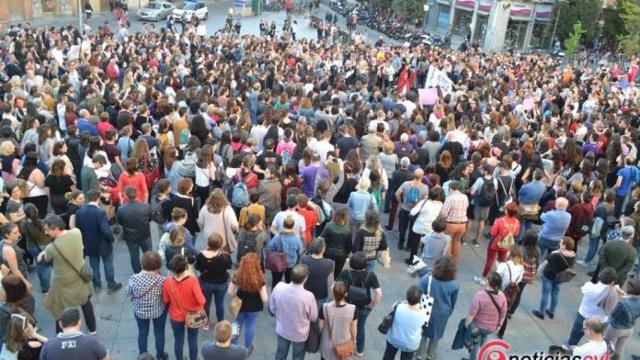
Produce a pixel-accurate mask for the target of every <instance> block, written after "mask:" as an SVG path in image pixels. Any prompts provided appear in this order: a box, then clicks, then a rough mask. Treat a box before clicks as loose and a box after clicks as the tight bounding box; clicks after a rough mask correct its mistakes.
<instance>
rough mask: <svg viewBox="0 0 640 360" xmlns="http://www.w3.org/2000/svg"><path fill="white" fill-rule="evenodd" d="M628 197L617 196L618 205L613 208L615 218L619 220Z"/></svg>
mask: <svg viewBox="0 0 640 360" xmlns="http://www.w3.org/2000/svg"><path fill="white" fill-rule="evenodd" d="M626 198H627V195H618V194H616V203H615V206H614V208H613V216H615V217H616V218H619V217H620V215H622V209H623V205H624V201H625V200H626Z"/></svg>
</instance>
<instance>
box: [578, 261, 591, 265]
mask: <svg viewBox="0 0 640 360" xmlns="http://www.w3.org/2000/svg"><path fill="white" fill-rule="evenodd" d="M576 263H577V264H578V265H581V266H589V263H588V262H586V261H584V260H576Z"/></svg>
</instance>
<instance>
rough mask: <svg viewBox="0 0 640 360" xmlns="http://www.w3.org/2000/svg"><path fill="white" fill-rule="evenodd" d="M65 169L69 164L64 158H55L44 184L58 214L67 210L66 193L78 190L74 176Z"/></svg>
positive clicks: (54, 210)
mask: <svg viewBox="0 0 640 360" xmlns="http://www.w3.org/2000/svg"><path fill="white" fill-rule="evenodd" d="M65 146H66V145H65ZM65 169H67V164H66V163H65V162H64V160H62V159H57V160H54V161H53V164H51V172H50V173H49V175H47V177H46V178H45V179H44V185H45V186H46V189H47V191H48V193H49V202H50V203H51V208H53V212H54V213H55V214H56V215H62V214H64V213H65V211H66V210H67V201H66V199H65V194H66V193H68V192H71V191H74V190H76V184H75V183H74V181H73V178H72V177H71V175H69V174H67V172H66V171H65Z"/></svg>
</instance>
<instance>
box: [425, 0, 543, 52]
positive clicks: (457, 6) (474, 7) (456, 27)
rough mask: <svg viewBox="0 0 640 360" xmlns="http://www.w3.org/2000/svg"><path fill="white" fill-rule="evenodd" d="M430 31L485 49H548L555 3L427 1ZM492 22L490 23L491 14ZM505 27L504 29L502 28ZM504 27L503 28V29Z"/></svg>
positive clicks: (468, 0)
mask: <svg viewBox="0 0 640 360" xmlns="http://www.w3.org/2000/svg"><path fill="white" fill-rule="evenodd" d="M427 2H428V4H429V7H428V13H427V15H426V16H427V20H426V23H427V24H426V26H427V28H428V29H430V30H437V31H439V32H447V31H449V32H451V33H453V34H458V35H462V36H464V37H469V38H470V39H471V42H473V43H478V44H480V46H481V47H483V48H484V49H490V50H503V49H514V50H516V49H518V50H526V49H536V48H546V47H548V46H549V41H550V37H551V31H548V29H547V28H548V27H552V26H553V24H552V22H551V21H550V20H551V13H552V10H553V6H554V3H555V1H554V0H537V1H531V0H510V1H507V0H427ZM492 14H493V15H494V17H495V19H494V20H493V21H490V19H491V15H492ZM505 25H506V28H505ZM503 28H504V29H503Z"/></svg>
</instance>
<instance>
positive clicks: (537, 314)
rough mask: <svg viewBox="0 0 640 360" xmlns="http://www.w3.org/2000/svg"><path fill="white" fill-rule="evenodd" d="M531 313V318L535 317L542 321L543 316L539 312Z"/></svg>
mask: <svg viewBox="0 0 640 360" xmlns="http://www.w3.org/2000/svg"><path fill="white" fill-rule="evenodd" d="M532 313H533V316H535V317H537V318H538V319H540V320H544V314H543V313H541V312H540V311H538V310H533V311H532Z"/></svg>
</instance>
